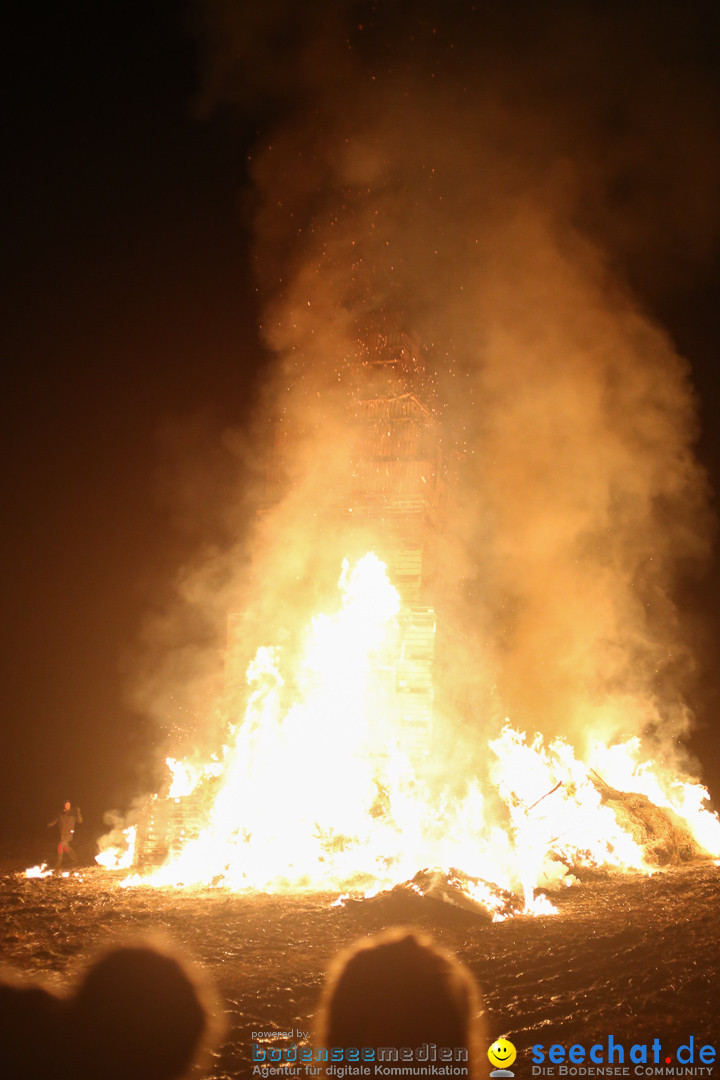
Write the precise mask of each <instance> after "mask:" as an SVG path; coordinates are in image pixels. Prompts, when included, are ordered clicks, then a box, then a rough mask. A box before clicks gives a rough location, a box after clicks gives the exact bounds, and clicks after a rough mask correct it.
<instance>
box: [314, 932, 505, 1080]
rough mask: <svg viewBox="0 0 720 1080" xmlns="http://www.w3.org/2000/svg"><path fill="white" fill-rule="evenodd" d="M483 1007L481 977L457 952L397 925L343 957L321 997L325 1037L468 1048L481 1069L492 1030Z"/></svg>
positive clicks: (345, 1043)
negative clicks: (481, 1052)
mask: <svg viewBox="0 0 720 1080" xmlns="http://www.w3.org/2000/svg"><path fill="white" fill-rule="evenodd" d="M479 1007H480V1005H479V995H478V990H477V986H476V983H475V980H474V979H473V977H472V975H471V974H470V972H469V971H468V970H467V968H465V967H464V966H463V965H462V964H461V963H460V962H459V961H458V960H456V959H455V958H454V957H453V956H451V955H450V954H449V953H446V952H444V951H443V950H441V949H439V948H438V947H437V946H436V945H435V944H434V943H433V942H431V941H430V940H429V939H428V938H426V937H423V936H419V935H417V934H416V933H414V932H413V931H409V930H406V929H401V930H392V931H389V932H387V933H384V934H379V935H378V936H377V937H372V938H368V939H365V940H363V941H360V942H358V943H357V944H356V945H355V946H353V947H352V948H351V949H350V950H349V951H348V952H345V953H341V954H340V956H338V957H337V958H336V960H335V962H334V964H333V965H332V967H331V969H330V972H329V974H328V978H327V982H326V984H325V989H324V991H323V995H322V998H321V1003H320V1010H319V1015H318V1024H317V1038H318V1043H319V1045H321V1046H325V1047H339V1048H342V1049H343V1050H346V1049H347V1048H349V1047H356V1048H359V1049H361V1048H363V1047H368V1048H370V1049H375V1050H377V1049H378V1048H380V1047H392V1048H395V1049H400V1048H401V1047H406V1048H410V1049H412V1050H413V1051H414V1050H416V1049H417V1048H418V1047H421V1046H423V1044H427V1045H428V1047H432V1046H433V1045H434V1046H435V1047H436V1048H439V1047H444V1048H447V1049H451V1050H455V1048H465V1049H467V1051H468V1062H467V1066H468V1075H469V1076H472V1077H475V1076H477V1075H478V1060H479V1046H480V1044H481V1043H482V1042H483V1041H484V1036H485V1032H484V1025H483V1024H482V1022H481V1021H480V1020H479V1019H478V1013H479ZM429 1052H430V1053H431V1052H432V1051H429ZM431 1060H432V1059H431ZM426 1063H427V1062H426ZM403 1064H404V1065H405V1066H407V1067H408V1068H410V1067H411V1066H412V1064H413V1063H412V1062H410V1061H405V1062H403ZM417 1064H418V1066H419V1067H421V1066H422V1065H423V1062H422V1061H421V1060H418V1061H417ZM455 1064H457V1062H455ZM406 1075H412V1074H411V1073H408V1074H406Z"/></svg>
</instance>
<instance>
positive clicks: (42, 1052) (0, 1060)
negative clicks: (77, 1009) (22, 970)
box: [0, 973, 63, 1080]
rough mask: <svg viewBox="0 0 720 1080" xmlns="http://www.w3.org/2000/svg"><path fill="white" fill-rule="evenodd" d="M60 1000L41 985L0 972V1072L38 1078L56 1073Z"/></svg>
mask: <svg viewBox="0 0 720 1080" xmlns="http://www.w3.org/2000/svg"><path fill="white" fill-rule="evenodd" d="M62 1027H63V1002H62V1000H61V999H60V998H58V997H56V996H55V994H51V993H50V991H49V990H46V989H44V988H43V987H41V986H32V985H29V984H23V983H21V982H19V981H18V980H17V979H16V978H15V977H14V976H13V975H11V974H8V973H3V981H2V982H0V1076H8V1077H12V1078H13V1080H41V1078H45V1077H50V1076H55V1074H56V1065H57V1057H58V1041H59V1038H60V1034H61V1031H62Z"/></svg>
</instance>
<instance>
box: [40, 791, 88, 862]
mask: <svg viewBox="0 0 720 1080" xmlns="http://www.w3.org/2000/svg"><path fill="white" fill-rule="evenodd" d="M53 825H57V826H58V828H59V830H60V840H59V843H58V849H57V850H58V856H57V863H56V869H58V870H59V869H60V868H61V866H62V861H63V855H69V857H70V858H71V859H72V861H73V863H77V861H78V858H77V854H76V853H75V851H74V850H73V848H72V847H71V846H70V844H71V841H72V838H73V834H74V832H75V829H76V827H77V826H78V825H82V814H81V813H80V807H79V806H76V807H75V809H73V808H72V804H71V803H70V802H66V803H65V804H64V805H63V808H62V810H61V811H60V813H59V814H58V816H57V817H56V818H55V820H54V821H49V822H48V829H51V828H52V827H53Z"/></svg>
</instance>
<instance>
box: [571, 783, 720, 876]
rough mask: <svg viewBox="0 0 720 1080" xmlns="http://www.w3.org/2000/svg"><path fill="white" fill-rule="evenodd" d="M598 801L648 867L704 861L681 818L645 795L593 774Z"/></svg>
mask: <svg viewBox="0 0 720 1080" xmlns="http://www.w3.org/2000/svg"><path fill="white" fill-rule="evenodd" d="M591 779H592V781H593V783H594V784H595V786H596V788H597V789H598V791H599V792H600V795H601V798H602V801H603V803H604V804H605V805H607V806H609V807H610V809H611V810H612V811H613V813H614V814H615V817H616V818H617V821H618V824H619V825H620V827H621V828H622V829H624V830H625V831H626V832H627V833H629V834H630V836H632V838H633V840H634V841H635V843H636V844H638V845H639V846H640V847H642V848H643V850H644V852H645V859H646V862H647V863H648V864H650V865H651V866H677V865H680V864H681V863H687V862H692V861H693V860H695V859H707V858H709V856H708V853H707V852H706V851H705V850H704V849H703V848H701V847H700V845H699V844H698V843H697V841H696V840H695V838H694V837H693V835H692V833H691V832H690V830H689V829H688V827H687V825H686V824H685V822H684V821H683V820H682V818H680V817H678V815H677V814H675V813H673V811H672V810H668V809H667V808H665V807H662V806H656V805H655V804H654V803H652V802H651V801H650V799H648V797H647V796H646V795H640V794H639V793H637V792H631V791H618V790H617V789H616V788H613V787H610V785H609V784H607V783H605V781H604V780H602V779H601V777H599V776H598V775H597V774H594V775H593V776H592V777H591Z"/></svg>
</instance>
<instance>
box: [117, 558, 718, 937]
mask: <svg viewBox="0 0 720 1080" xmlns="http://www.w3.org/2000/svg"><path fill="white" fill-rule="evenodd" d="M339 587H340V602H339V605H338V607H337V610H335V611H334V612H333V613H332V614H317V615H315V616H314V617H313V618H312V619H311V620H310V622H309V624H308V625H307V626H306V628H305V630H304V632H303V635H302V638H303V641H302V650H301V655H300V659H299V661H298V660H295V661H294V662H293V665H292V668H293V669H292V670H290V669H289V668H290V663H289V659H288V657H286V656H284V655H283V651H282V649H280V648H278V647H262V648H259V649H258V651H257V653H256V655H255V657H254V659H253V660H252V662H251V663H250V665H249V668H248V670H247V683H248V694H247V710H246V712H245V715H244V717H241V718H238V722H237V724H233V725H231V726H230V728H229V731H228V739H227V742H226V744H225V745H224V746H223V747H222V748H221V749H220V750H219V752H217V753H215V754H212V755H211V756H210V757H208V758H207V759H206V760H198V759H184V760H176V759H172V758H168V759H167V765H168V770H169V774H168V783H167V787H166V789H165V791H164V792H163V793H162V796H155V797H154V798H153V799H151V800H150V803H149V804H148V807H147V808H146V815H147V814H151V813H152V809H153V806H154V805H156V804H159V803H163V804H164V805H165V806H167V805H168V804H170V805H172V806H173V807H174V808H176V809H179V810H182V807H183V806H185V807H186V808H187V810H188V814H187V815H186V817H184V818H182V820H183V821H185V822H186V824H187V823H190V824H188V827H187V828H185V829H180V830H179V833H178V835H177V836H176V838H175V843H174V844H172V845H171V850H170V851H169V853H168V854H167V858H166V859H165V861H164V863H163V864H162V865H160V866H155V867H146V868H145V869H144V870H143V869H142V868H141V869H140V870H138V871H136V872H134V873H132V874H131V875H130V876H128V877H126V878H125V879H124V882H123V883H124V884H126V885H151V886H173V887H179V886H198V885H205V886H207V885H212V886H224V887H227V888H230V889H235V890H250V889H255V890H258V889H260V890H267V891H282V890H297V889H306V890H317V891H337V892H340V891H343V890H350V891H353V890H354V891H356V892H357V893H359V894H365V895H368V894H370V893H375V892H377V891H378V890H379V889H382V888H388V887H392V886H394V885H397V884H398V883H400V882H404V881H409V880H411V879H413V878H414V876H415V875H416V874H417V873H418V871H419V870H422V869H428V868H429V869H431V870H437V871H441V872H442V873H443V874H444V875H445V876H446V878H450V879H454V881H455V882H456V883H457V881H458V879H459V878H461V887H462V891H463V892H464V894H465V895H466V896H467V897H469V898H472V899H473V900H474V901H477V902H479V903H480V904H482V905H483V906H484V907H485V908H487V909H489V910H490V911H492V912H494V913H495V914H496V915H497V916H500V915H501V914H502V913H503V912H504V911H506V910H507V903H506V899H507V893H513V894H515V895H516V896H519V897H521V898H522V907H523V910H524V911H526V912H527V913H533V914H540V913H543V912H547V911H552V907H551V905H549V903H548V902H547V900H546V897H545V895H544V894H543V892H542V890H543V888H545V889H548V888H556V887H558V886H559V885H561V884H563V883H564V884H571V883H572V881H573V876H572V873H571V871H572V870H573V869H574V870H575V871H576V872H577V871H578V870H579V868H581V867H582V868H587V867H616V868H625V869H635V870H642V871H648V872H649V871H652V870H653V869H655V868H657V866H658V865H662V864H665V863H669V862H674V861H678V860H685V859H688V858H692V857H699V856H703V855H704V856H705V857H710V856H717V855H720V822H719V821H718V818H717V816H716V815H715V814H713V813H711V812H710V811H709V810H708V809H706V807H705V802H706V800H707V798H708V794H707V792H706V790H705V789H704V788H703V787H702V786H700V785H699V784H697V783H693V782H690V781H689V780H681V779H678V778H677V776H676V775H674V773H672V772H670V771H669V770H668V769H667V768H664V767H663V766H662V765H660V764H657V763H652V762H649V761H646V760H644V759H643V751H642V746H641V744H640V741H639V740H638V739H637V738H632V739H629V740H628V741H627V742H625V743H615V744H614V745H612V746H605V745H601V744H598V745H596V746H595V747H594V748H593V750H592V753H591V754H590V756H589V757H588V758H587V759H586V760H584V761H580V760H578V758H577V757H576V755H575V752H574V750H573V747H572V746H570V745H569V744H568V743H567V742H566V741H564V740H563V739H560V738H558V739H555V740H554V741H552V742H550V743H549V744H548V745H545V743H544V741H543V739H542V737H541V736H539V735H536V736H535V737H534V738H528V737H527V736H526V734H524V733H523V732H521V731H519V730H516V729H515V728H513V727H512V726H511V725H510V723H509V722H507V723H506V725H505V726H504V728H503V729H502V730H500V731H499V732H498V733H497V734H496V736H495V737H492V738H490V739H489V740H488V742H487V751H486V753H487V758H488V760H489V767H488V769H487V773H486V781H485V783H484V784H482V785H481V783H480V781H479V779H478V778H477V777H473V776H472V775H471V776H470V777H469V778H467V779H466V780H465V781H464V783H463V785H462V787H461V788H460V789H458V784H457V783H450V782H449V781H448V780H447V778H445V781H444V782H443V781H438V779H437V777H436V776H434V774H433V773H432V772H430V771H428V770H427V769H426V768H423V767H422V766H419V765H418V763H417V762H416V761H414V760H413V755H412V754H409V753H407V752H406V750H405V748H404V745H403V728H402V723H401V722H400V721H399V720H398V718H397V716H396V715H394V705H393V698H392V694H391V693H389V692H386V691H385V690H384V686H383V680H381V679H378V677H377V672H378V671H382V670H384V669H386V668H387V666H388V664H391V663H392V658H393V657H394V656H396V655H397V635H398V618H399V616H400V613H401V607H402V605H401V600H400V596H399V594H398V592H397V591H396V589H395V588H394V587H393V585H392V584H391V582H390V581H389V579H388V576H387V572H386V568H385V566H384V565H383V563H382V562H381V561H380V560H379V559H378V558H377V557H376V556H375V555H373V554H367V555H366V556H365V557H364V558H362V559H360V560H359V561H358V562H357V563H356V564H355V565H353V566H351V565H350V564H349V563H347V562H346V563H345V564H344V566H343V569H342V575H341V577H340V582H339ZM288 683H291V684H292V695H291V700H290V701H289V702H288V700H287V697H288V695H287V693H286V690H287V685H286V684H288ZM387 685H389V684H388V682H387V680H385V686H387ZM488 781H489V789H488ZM623 793H632V795H627V794H623ZM140 828H142V824H140ZM137 832H138V826H137V825H136V824H132V825H130V826H128V827H127V828H126V829H125V830H124V839H123V840H122V841H121V842H118V840H119V838H118V835H117V833H116V834H113V835H111V836H110V837H108V838H106V840H105V842H104V844H103V845H102V846H103V848H104V850H103V851H102V852H101V854H100V855H99V856H98V862H99V863H100V864H101V865H102V866H104V867H107V868H109V869H121V868H131V867H133V865H134V864H136V863H137V853H136V852H135V842H136V836H137ZM458 871H461V872H462V873H461V874H459V873H458ZM503 891H504V894H505V895H503Z"/></svg>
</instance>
